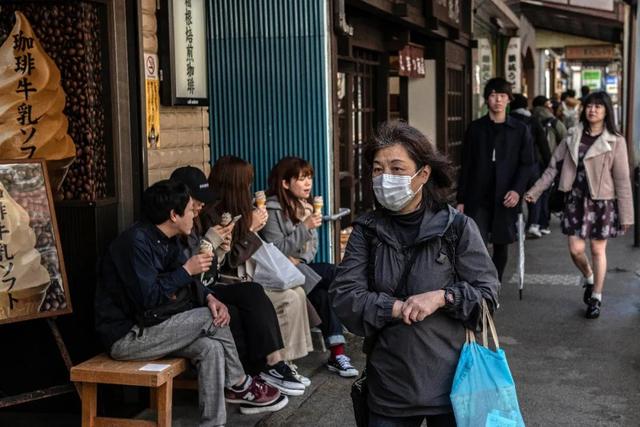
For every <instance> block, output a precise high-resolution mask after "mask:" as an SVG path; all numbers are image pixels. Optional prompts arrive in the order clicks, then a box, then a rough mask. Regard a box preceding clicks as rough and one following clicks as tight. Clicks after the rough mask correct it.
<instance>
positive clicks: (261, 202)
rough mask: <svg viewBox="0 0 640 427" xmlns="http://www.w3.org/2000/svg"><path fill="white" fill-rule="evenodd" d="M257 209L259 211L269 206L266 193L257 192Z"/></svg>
mask: <svg viewBox="0 0 640 427" xmlns="http://www.w3.org/2000/svg"><path fill="white" fill-rule="evenodd" d="M255 196H256V207H257V208H258V209H262V208H264V207H265V206H266V205H267V196H266V195H265V194H264V191H256V194H255Z"/></svg>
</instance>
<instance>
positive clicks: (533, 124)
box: [511, 112, 551, 179]
mask: <svg viewBox="0 0 640 427" xmlns="http://www.w3.org/2000/svg"><path fill="white" fill-rule="evenodd" d="M511 116H513V117H514V118H515V119H518V120H520V121H521V122H522V123H524V124H525V125H526V126H527V127H528V128H529V132H530V135H531V137H532V142H533V153H534V155H535V158H536V161H537V162H538V163H539V164H540V165H542V167H543V169H546V168H547V165H548V164H549V161H550V160H551V150H549V142H548V141H547V134H546V132H545V131H544V128H543V127H542V125H541V124H540V122H539V121H538V120H537V119H536V118H535V117H533V116H525V115H524V114H520V113H517V112H512V113H511ZM538 178H539V177H538V176H536V177H534V179H538Z"/></svg>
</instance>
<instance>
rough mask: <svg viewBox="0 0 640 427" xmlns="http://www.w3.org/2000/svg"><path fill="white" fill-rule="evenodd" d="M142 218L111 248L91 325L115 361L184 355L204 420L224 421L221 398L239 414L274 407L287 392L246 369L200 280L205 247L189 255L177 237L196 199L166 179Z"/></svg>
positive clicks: (220, 309) (147, 198)
mask: <svg viewBox="0 0 640 427" xmlns="http://www.w3.org/2000/svg"><path fill="white" fill-rule="evenodd" d="M143 210H144V214H145V216H146V220H145V221H143V222H139V223H136V224H134V225H133V226H131V227H130V228H129V229H128V230H126V231H125V232H123V233H122V234H121V235H120V236H118V238H116V240H115V241H114V242H113V243H112V244H111V246H110V247H109V249H108V251H107V253H106V255H105V257H104V260H103V263H102V269H101V270H102V271H101V277H100V280H99V283H98V286H97V289H96V301H95V309H96V329H97V331H98V334H99V336H100V338H101V340H102V342H103V344H104V345H105V348H106V349H107V351H108V352H109V354H110V356H111V357H112V358H114V359H117V360H145V359H149V360H152V359H158V358H161V357H165V356H178V357H185V358H188V359H190V360H191V362H192V363H193V364H194V365H195V367H196V369H197V371H198V388H199V404H200V414H201V420H200V425H201V426H218V425H224V424H225V423H226V410H225V398H226V400H227V401H228V402H233V403H240V404H241V408H240V410H241V412H242V413H250V414H255V413H260V412H267V411H277V410H280V409H281V408H283V407H284V406H286V405H287V403H288V401H287V397H286V396H284V395H280V391H279V390H278V389H276V388H274V387H272V386H270V385H268V384H265V383H264V382H263V381H262V380H261V379H259V378H257V377H256V378H251V377H249V376H247V375H246V374H245V373H244V370H243V369H242V365H241V363H240V360H239V358H238V353H237V351H236V346H235V343H234V341H233V337H232V335H231V331H230V330H229V327H228V324H229V313H228V311H227V309H226V307H225V306H224V304H222V303H220V302H219V301H218V300H216V299H215V298H214V297H213V295H211V294H210V293H209V292H208V291H207V290H206V288H205V287H204V286H203V285H202V283H200V281H199V279H198V278H199V276H200V274H201V273H203V272H205V271H207V270H208V269H209V268H210V267H211V261H212V256H211V255H210V254H209V253H202V254H198V255H194V256H192V257H191V258H189V259H186V256H185V255H184V252H183V250H182V248H181V247H180V243H179V241H178V238H179V236H181V235H188V234H189V233H190V232H191V228H192V227H193V218H194V210H193V200H192V199H191V196H190V194H189V189H188V188H187V187H186V186H185V185H184V184H181V183H177V182H174V181H170V180H166V181H160V182H158V183H156V184H154V185H152V186H151V187H149V188H148V189H147V190H146V191H145V192H144V195H143Z"/></svg>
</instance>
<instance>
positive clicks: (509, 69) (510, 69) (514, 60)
mask: <svg viewBox="0 0 640 427" xmlns="http://www.w3.org/2000/svg"><path fill="white" fill-rule="evenodd" d="M504 67H505V70H504V73H505V76H506V77H507V81H508V82H509V83H511V85H512V87H511V90H512V91H513V93H520V92H521V91H522V77H521V74H522V71H521V70H522V65H521V62H520V37H511V39H509V45H508V46H507V55H506V60H505V64H504Z"/></svg>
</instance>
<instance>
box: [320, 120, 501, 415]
mask: <svg viewBox="0 0 640 427" xmlns="http://www.w3.org/2000/svg"><path fill="white" fill-rule="evenodd" d="M365 159H366V160H367V162H368V163H369V164H370V165H371V166H372V175H373V176H372V178H373V191H374V193H375V196H376V201H377V204H378V209H376V210H375V211H374V212H371V213H368V214H365V215H364V216H362V217H360V218H358V219H357V220H356V221H355V223H354V227H353V232H352V233H351V236H350V238H349V242H348V244H347V248H346V252H345V256H344V258H343V260H342V263H341V264H340V266H339V267H338V273H337V276H336V279H335V280H334V282H333V284H332V286H331V290H330V292H331V296H332V300H333V307H334V309H335V310H336V313H337V314H338V316H339V317H340V319H341V320H342V322H343V323H344V324H345V325H346V326H347V327H348V328H349V329H350V330H351V332H353V333H356V334H359V335H362V336H365V337H366V338H365V351H366V352H367V355H368V361H367V384H368V406H369V414H368V415H369V420H368V425H369V426H381V425H384V426H394V425H398V426H400V425H402V426H410V425H411V426H413V425H415V426H419V425H420V424H421V423H422V422H423V421H424V420H425V418H426V420H427V425H429V426H455V425H456V423H455V419H454V416H453V413H452V408H451V402H450V399H449V392H450V391H451V384H452V381H453V376H454V373H455V369H456V365H457V363H458V357H459V354H460V350H461V348H462V346H463V344H464V341H465V327H467V328H471V329H477V326H478V320H479V316H480V313H481V306H482V300H483V299H484V300H486V302H487V304H488V306H489V308H490V309H491V310H494V309H495V308H496V307H497V295H498V289H499V287H500V283H499V281H498V277H497V273H496V269H495V267H494V265H493V262H492V261H491V258H490V257H489V254H488V253H487V250H486V247H485V245H484V242H483V240H482V237H481V235H480V233H479V231H478V228H477V226H476V225H475V223H474V222H473V221H472V220H470V219H469V218H467V217H466V216H465V215H464V214H462V213H459V212H457V211H456V210H455V209H453V208H451V207H449V206H448V205H447V203H446V200H447V196H448V194H449V191H450V187H451V184H452V180H451V177H450V173H451V166H450V164H449V162H448V160H447V159H446V158H444V157H443V156H441V155H440V154H438V153H437V152H436V151H435V150H434V148H433V146H432V145H431V143H430V142H429V141H428V140H427V139H426V137H425V136H424V135H422V134H421V133H420V132H419V131H418V130H416V129H414V128H412V127H411V126H409V125H408V124H406V123H404V122H400V121H393V122H387V123H383V124H382V125H381V126H380V127H379V128H378V131H377V135H376V138H375V139H374V140H373V141H372V142H371V143H370V144H369V145H368V146H367V147H366V148H365Z"/></svg>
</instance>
